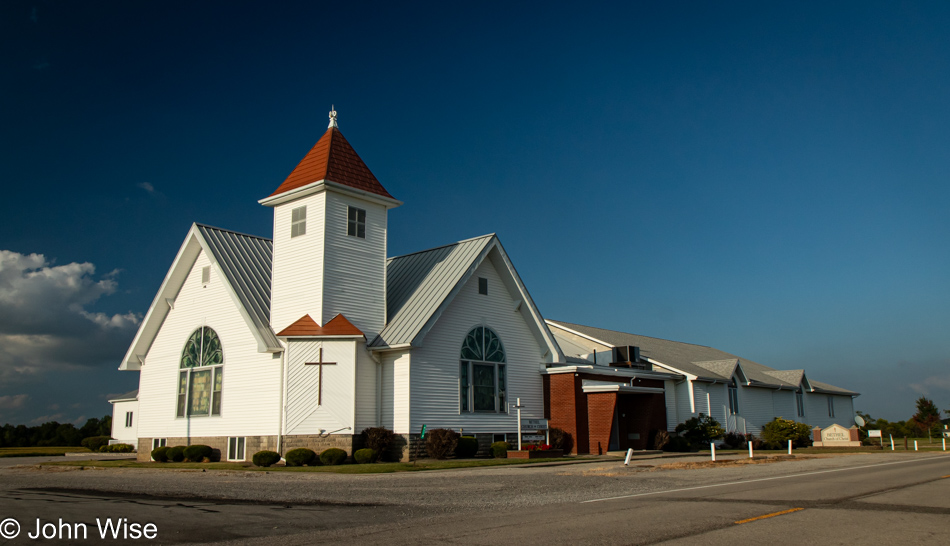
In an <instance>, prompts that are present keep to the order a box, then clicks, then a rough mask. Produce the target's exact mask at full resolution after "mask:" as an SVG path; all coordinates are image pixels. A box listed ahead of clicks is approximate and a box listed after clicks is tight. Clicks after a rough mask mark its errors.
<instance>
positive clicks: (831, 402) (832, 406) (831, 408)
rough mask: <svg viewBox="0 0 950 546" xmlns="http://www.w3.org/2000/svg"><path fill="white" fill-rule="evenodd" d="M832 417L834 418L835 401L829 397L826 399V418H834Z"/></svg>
mask: <svg viewBox="0 0 950 546" xmlns="http://www.w3.org/2000/svg"><path fill="white" fill-rule="evenodd" d="M834 416H835V399H834V398H832V397H830V396H829V397H828V417H834Z"/></svg>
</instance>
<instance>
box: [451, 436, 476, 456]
mask: <svg viewBox="0 0 950 546" xmlns="http://www.w3.org/2000/svg"><path fill="white" fill-rule="evenodd" d="M476 453H478V440H476V439H475V437H474V436H460V437H459V439H458V443H457V444H456V445H455V456H456V457H457V458H459V459H471V458H472V457H474V456H475V454H476Z"/></svg>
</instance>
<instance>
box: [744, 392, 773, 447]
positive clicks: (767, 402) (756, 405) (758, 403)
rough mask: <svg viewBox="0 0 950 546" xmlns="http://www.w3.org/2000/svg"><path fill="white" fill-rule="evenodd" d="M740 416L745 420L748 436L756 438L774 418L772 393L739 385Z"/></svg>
mask: <svg viewBox="0 0 950 546" xmlns="http://www.w3.org/2000/svg"><path fill="white" fill-rule="evenodd" d="M739 415H740V416H741V417H742V418H743V419H745V424H746V430H745V432H746V433H748V434H755V435H756V436H758V435H759V433H760V432H761V431H762V425H764V424H765V423H768V422H769V421H771V420H772V419H773V418H774V415H772V391H771V390H769V389H760V388H753V387H746V386H745V385H742V384H740V385H739Z"/></svg>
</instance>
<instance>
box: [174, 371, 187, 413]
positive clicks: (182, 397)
mask: <svg viewBox="0 0 950 546" xmlns="http://www.w3.org/2000/svg"><path fill="white" fill-rule="evenodd" d="M187 397H188V372H187V371H184V372H181V373H180V374H178V412H177V415H178V417H184V416H185V402H186V401H187Z"/></svg>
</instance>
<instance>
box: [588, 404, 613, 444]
mask: <svg viewBox="0 0 950 546" xmlns="http://www.w3.org/2000/svg"><path fill="white" fill-rule="evenodd" d="M587 407H588V414H587V419H588V427H589V429H590V448H589V453H591V454H592V455H603V454H604V453H607V451H608V449H609V446H610V431H611V429H612V428H613V424H614V410H615V409H616V408H617V393H615V392H592V393H590V394H588V395H587Z"/></svg>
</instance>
